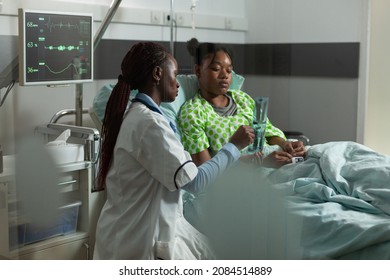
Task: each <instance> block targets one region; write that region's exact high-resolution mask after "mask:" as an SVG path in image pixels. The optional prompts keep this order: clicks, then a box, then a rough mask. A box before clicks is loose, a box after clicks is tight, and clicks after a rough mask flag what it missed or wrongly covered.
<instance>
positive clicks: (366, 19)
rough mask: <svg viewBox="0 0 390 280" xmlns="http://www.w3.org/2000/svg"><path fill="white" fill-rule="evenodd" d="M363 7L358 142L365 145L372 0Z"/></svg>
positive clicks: (357, 125) (363, 3) (358, 97)
mask: <svg viewBox="0 0 390 280" xmlns="http://www.w3.org/2000/svg"><path fill="white" fill-rule="evenodd" d="M362 5H363V7H362V11H363V14H362V21H361V22H362V26H361V40H360V58H359V69H360V71H359V72H360V73H359V83H358V96H357V118H356V121H357V123H356V142H358V143H360V144H365V131H366V125H367V121H366V115H367V108H368V82H369V53H370V22H371V0H367V1H362Z"/></svg>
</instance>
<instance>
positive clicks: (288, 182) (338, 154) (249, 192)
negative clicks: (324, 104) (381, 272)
mask: <svg viewBox="0 0 390 280" xmlns="http://www.w3.org/2000/svg"><path fill="white" fill-rule="evenodd" d="M185 211H186V212H185V215H186V217H189V220H190V222H192V223H193V224H194V225H195V226H196V227H198V228H199V229H200V230H201V231H203V232H204V233H205V234H207V235H208V236H209V238H210V239H211V243H212V244H213V245H214V247H215V250H216V252H217V255H219V258H221V259H390V157H388V156H384V155H381V154H379V153H376V152H375V151H373V150H371V149H369V148H368V147H366V146H363V145H360V144H357V143H355V142H329V143H326V144H320V145H315V146H312V147H310V149H309V150H308V155H307V159H306V160H305V161H304V162H302V163H297V164H288V165H285V166H283V167H281V168H279V169H272V168H264V167H261V168H255V169H253V168H250V169H248V168H243V167H242V166H240V167H238V168H235V169H234V170H232V171H231V172H229V173H228V174H227V175H226V176H225V177H224V178H222V179H221V180H219V181H218V182H217V183H216V186H215V187H214V188H213V189H212V190H211V191H209V192H208V193H206V194H203V195H201V196H199V197H197V198H193V200H190V203H188V200H187V204H186V205H185Z"/></svg>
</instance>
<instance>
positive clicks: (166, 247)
mask: <svg viewBox="0 0 390 280" xmlns="http://www.w3.org/2000/svg"><path fill="white" fill-rule="evenodd" d="M154 247H155V250H154V251H155V259H156V260H196V259H197V257H196V256H195V255H194V254H193V252H192V251H191V249H190V248H188V246H187V244H186V243H185V242H183V241H182V240H181V239H180V238H176V239H175V240H173V241H169V242H162V241H157V242H156V244H155V246H154Z"/></svg>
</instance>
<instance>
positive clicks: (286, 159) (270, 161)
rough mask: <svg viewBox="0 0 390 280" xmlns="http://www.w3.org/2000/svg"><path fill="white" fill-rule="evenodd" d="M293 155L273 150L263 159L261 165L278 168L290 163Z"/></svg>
mask: <svg viewBox="0 0 390 280" xmlns="http://www.w3.org/2000/svg"><path fill="white" fill-rule="evenodd" d="M292 158H293V156H292V155H291V154H289V153H288V152H285V151H274V152H272V153H270V154H269V155H268V156H266V157H265V158H264V159H263V165H265V166H267V167H273V168H279V167H281V166H283V165H285V164H288V163H291V160H292Z"/></svg>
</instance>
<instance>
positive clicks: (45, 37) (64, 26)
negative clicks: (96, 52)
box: [19, 9, 93, 85]
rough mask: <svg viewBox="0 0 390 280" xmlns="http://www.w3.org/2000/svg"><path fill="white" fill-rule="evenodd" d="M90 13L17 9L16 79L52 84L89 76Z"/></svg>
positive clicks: (91, 68) (91, 20) (90, 67)
mask: <svg viewBox="0 0 390 280" xmlns="http://www.w3.org/2000/svg"><path fill="white" fill-rule="evenodd" d="M92 27H93V18H92V15H90V14H77V13H61V12H48V11H33V10H24V9H19V83H20V85H55V84H70V83H83V82H91V81H92V80H93V37H92Z"/></svg>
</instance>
